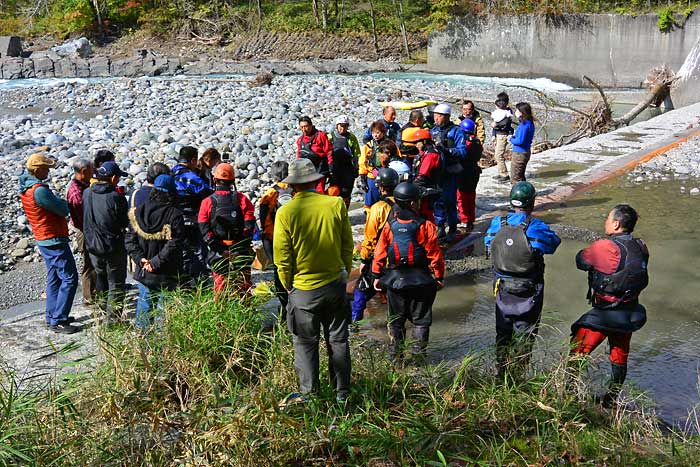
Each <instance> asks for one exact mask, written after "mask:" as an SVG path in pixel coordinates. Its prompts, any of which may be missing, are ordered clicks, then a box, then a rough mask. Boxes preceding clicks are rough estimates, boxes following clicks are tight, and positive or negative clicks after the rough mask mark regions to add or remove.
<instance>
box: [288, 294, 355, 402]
mask: <svg viewBox="0 0 700 467" xmlns="http://www.w3.org/2000/svg"><path fill="white" fill-rule="evenodd" d="M349 322H350V310H349V307H348V303H347V299H346V296H345V281H341V280H338V281H335V282H332V283H330V284H328V285H324V286H323V287H319V288H318V289H315V290H299V289H292V291H290V292H289V304H288V306H287V326H288V327H289V332H291V333H292V340H293V342H294V368H295V369H296V371H297V375H298V377H299V392H301V393H302V394H309V393H312V392H317V391H318V390H319V387H320V384H319V351H318V345H319V341H320V337H321V328H323V337H324V339H325V341H326V349H327V351H328V373H329V375H330V379H331V384H333V385H335V388H336V392H337V395H338V397H342V398H345V397H347V396H348V392H349V390H350V369H351V365H350V345H349V344H348V324H349Z"/></svg>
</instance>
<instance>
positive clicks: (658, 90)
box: [614, 82, 670, 127]
mask: <svg viewBox="0 0 700 467" xmlns="http://www.w3.org/2000/svg"><path fill="white" fill-rule="evenodd" d="M669 84H670V83H666V82H665V83H658V84H656V85H655V86H654V87H653V88H652V89H651V91H649V94H647V97H646V98H645V99H644V100H643V101H642V102H640V103H639V104H637V105H635V106H634V108H633V109H632V110H630V111H629V112H627V113H626V114H625V115H623V116H622V117H621V118H618V119H616V120H615V121H614V123H615V127H620V126H626V125H628V124H629V123H630V122H631V121H632V120H634V119H635V118H637V116H638V115H639V114H640V113H642V112H644V109H646V108H647V107H649V106H650V105H651V103H652V102H654V101H655V100H657V99H658V96H659V95H661V94H663V93H665V92H667V88H668V86H669Z"/></svg>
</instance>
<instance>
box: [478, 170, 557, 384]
mask: <svg viewBox="0 0 700 467" xmlns="http://www.w3.org/2000/svg"><path fill="white" fill-rule="evenodd" d="M535 197H536V192H535V187H533V186H532V184H531V183H529V182H518V183H516V184H515V185H514V186H513V188H512V189H511V191H510V204H511V206H512V207H513V209H514V210H513V211H512V212H510V213H508V214H507V215H506V216H499V217H495V218H494V219H493V221H492V222H491V225H490V226H489V228H488V230H487V231H486V236H485V237H484V243H485V244H486V248H487V249H488V251H489V254H490V256H491V260H492V262H493V271H494V295H495V297H496V368H497V370H498V375H499V377H503V376H504V375H506V374H509V375H511V377H519V376H522V375H524V372H525V370H526V369H527V365H528V363H529V361H530V355H531V353H532V344H533V342H534V338H535V336H536V335H537V330H538V327H539V322H540V315H541V313H542V304H543V299H544V258H543V256H544V255H547V254H553V253H554V252H555V251H556V249H557V247H558V246H559V244H560V243H561V240H560V239H559V237H558V236H557V234H556V233H554V232H553V231H552V230H551V229H550V228H549V226H548V225H547V224H545V223H544V222H542V221H541V220H539V219H537V218H534V217H532V210H533V208H534V206H535Z"/></svg>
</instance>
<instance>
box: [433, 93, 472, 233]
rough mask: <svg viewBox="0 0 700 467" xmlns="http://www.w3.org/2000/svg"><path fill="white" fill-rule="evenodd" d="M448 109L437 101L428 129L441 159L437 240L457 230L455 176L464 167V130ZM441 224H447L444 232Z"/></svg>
mask: <svg viewBox="0 0 700 467" xmlns="http://www.w3.org/2000/svg"><path fill="white" fill-rule="evenodd" d="M451 111H452V109H451V108H450V106H449V105H447V104H439V105H436V106H435V109H434V110H433V118H434V119H435V126H434V127H433V128H432V129H431V130H430V136H432V138H433V141H434V142H435V147H436V149H437V150H438V152H439V153H440V159H441V162H442V167H443V171H442V178H441V187H442V197H441V198H439V199H438V200H437V201H435V207H434V214H435V224H436V225H437V227H438V240H440V241H444V242H451V241H453V240H454V238H455V235H456V234H457V224H458V223H459V213H458V211H457V185H458V177H459V175H460V173H462V171H463V170H464V169H463V168H462V161H463V160H464V159H466V157H467V143H466V136H465V134H464V131H462V129H461V128H460V127H459V126H458V125H455V124H454V123H452V121H451V120H450V113H451ZM445 224H447V226H448V227H449V231H447V232H446V230H445Z"/></svg>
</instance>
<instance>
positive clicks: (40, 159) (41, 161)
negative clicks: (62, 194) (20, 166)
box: [27, 154, 56, 170]
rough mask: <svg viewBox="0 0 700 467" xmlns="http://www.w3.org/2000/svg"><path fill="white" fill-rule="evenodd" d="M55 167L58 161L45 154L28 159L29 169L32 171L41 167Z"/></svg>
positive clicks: (34, 155)
mask: <svg viewBox="0 0 700 467" xmlns="http://www.w3.org/2000/svg"><path fill="white" fill-rule="evenodd" d="M54 165H56V161H54V160H53V159H50V158H48V157H46V156H45V155H43V154H32V155H31V156H29V159H27V168H28V169H30V170H33V169H38V168H39V167H53V166H54Z"/></svg>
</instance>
